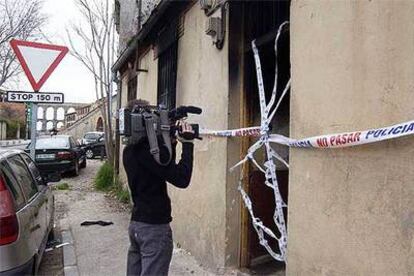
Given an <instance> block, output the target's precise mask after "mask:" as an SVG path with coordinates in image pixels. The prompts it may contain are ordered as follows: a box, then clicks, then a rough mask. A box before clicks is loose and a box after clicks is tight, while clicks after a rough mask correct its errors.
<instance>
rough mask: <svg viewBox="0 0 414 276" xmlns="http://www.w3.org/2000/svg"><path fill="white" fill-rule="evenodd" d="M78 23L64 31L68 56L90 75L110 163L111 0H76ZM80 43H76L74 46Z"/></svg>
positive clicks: (113, 50)
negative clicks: (69, 52)
mask: <svg viewBox="0 0 414 276" xmlns="http://www.w3.org/2000/svg"><path fill="white" fill-rule="evenodd" d="M76 5H77V6H78V10H79V12H80V14H81V15H82V20H83V21H82V22H77V24H71V26H70V27H69V28H68V29H67V30H66V33H67V38H68V44H69V45H70V48H71V54H72V55H73V56H74V57H75V58H77V59H78V60H79V61H80V62H81V63H82V64H83V65H84V66H85V67H86V68H87V69H88V70H89V71H90V72H91V73H92V75H93V77H94V80H95V94H96V98H97V100H99V101H100V104H101V105H100V107H101V113H102V118H103V123H104V130H105V148H106V152H107V157H108V161H109V162H110V164H112V165H113V162H114V149H113V145H114V139H113V131H112V120H111V118H112V116H111V113H112V112H111V101H112V94H113V83H112V72H111V66H112V64H113V62H114V59H115V55H116V44H117V40H118V38H117V34H116V32H115V24H114V17H113V14H112V1H110V0H76ZM78 41H81V42H80V43H77V42H78Z"/></svg>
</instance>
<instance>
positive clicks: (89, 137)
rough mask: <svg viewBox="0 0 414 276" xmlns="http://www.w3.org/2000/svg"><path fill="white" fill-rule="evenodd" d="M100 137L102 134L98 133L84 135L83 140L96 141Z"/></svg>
mask: <svg viewBox="0 0 414 276" xmlns="http://www.w3.org/2000/svg"><path fill="white" fill-rule="evenodd" d="M100 136H102V134H99V133H86V134H85V137H84V138H85V139H98V138H99V137H100Z"/></svg>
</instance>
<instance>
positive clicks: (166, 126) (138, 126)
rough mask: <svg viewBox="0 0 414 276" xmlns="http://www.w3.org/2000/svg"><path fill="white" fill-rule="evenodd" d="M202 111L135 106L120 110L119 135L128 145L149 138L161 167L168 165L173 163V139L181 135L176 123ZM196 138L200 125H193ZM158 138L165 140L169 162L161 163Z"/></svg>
mask: <svg viewBox="0 0 414 276" xmlns="http://www.w3.org/2000/svg"><path fill="white" fill-rule="evenodd" d="M201 112H202V109H201V108H199V107H196V106H179V107H177V108H174V109H172V110H170V111H168V110H167V109H166V108H165V107H163V106H134V107H133V108H132V110H129V109H127V108H121V109H120V110H119V133H120V135H123V136H125V137H126V141H127V144H137V143H138V142H140V141H141V139H143V138H145V137H147V138H148V142H149V145H150V152H151V154H152V155H153V156H154V159H155V160H156V161H157V163H159V164H160V165H167V164H168V163H169V162H170V161H171V157H172V147H171V138H173V137H175V136H176V135H177V133H178V134H180V133H181V129H179V128H178V126H177V125H176V122H177V121H178V120H181V119H185V118H187V117H188V114H201ZM191 126H192V128H193V130H194V138H197V139H201V138H200V137H199V125H198V124H191ZM158 138H162V139H163V140H164V144H165V146H166V147H167V149H168V151H169V153H170V157H169V160H168V162H161V160H160V156H159V147H158ZM184 138H185V137H184Z"/></svg>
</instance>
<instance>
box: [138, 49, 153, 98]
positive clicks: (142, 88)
mask: <svg viewBox="0 0 414 276" xmlns="http://www.w3.org/2000/svg"><path fill="white" fill-rule="evenodd" d="M139 69H144V70H148V72H139V73H138V84H137V87H138V93H137V97H138V98H140V99H143V100H147V101H149V103H150V104H152V105H156V104H157V79H158V59H154V50H153V49H149V50H148V51H147V52H146V53H145V54H144V55H142V56H141V58H140V61H139Z"/></svg>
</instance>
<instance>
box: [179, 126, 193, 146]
mask: <svg viewBox="0 0 414 276" xmlns="http://www.w3.org/2000/svg"><path fill="white" fill-rule="evenodd" d="M177 126H178V129H179V130H178V135H177V139H178V141H180V142H181V143H192V142H193V141H194V138H195V132H194V130H193V127H192V126H191V125H190V124H187V123H186V122H184V121H182V120H179V121H178V122H177Z"/></svg>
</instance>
